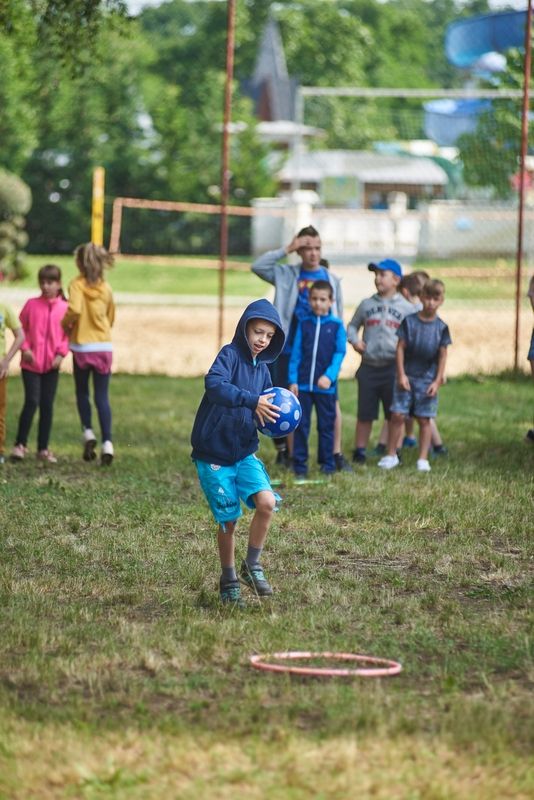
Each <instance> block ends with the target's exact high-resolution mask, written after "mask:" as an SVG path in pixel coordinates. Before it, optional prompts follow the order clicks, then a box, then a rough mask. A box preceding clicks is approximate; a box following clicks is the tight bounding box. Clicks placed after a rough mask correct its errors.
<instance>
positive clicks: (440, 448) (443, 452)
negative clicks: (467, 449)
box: [430, 444, 449, 458]
mask: <svg viewBox="0 0 534 800" xmlns="http://www.w3.org/2000/svg"><path fill="white" fill-rule="evenodd" d="M448 455H449V451H448V450H447V448H446V447H445V445H444V444H438V445H435V446H434V447H433V448H432V450H431V452H430V457H431V458H439V456H442V457H444V456H448Z"/></svg>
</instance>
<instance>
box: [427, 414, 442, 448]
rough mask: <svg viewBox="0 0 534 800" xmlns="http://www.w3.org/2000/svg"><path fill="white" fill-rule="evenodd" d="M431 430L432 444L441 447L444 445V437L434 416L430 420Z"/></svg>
mask: <svg viewBox="0 0 534 800" xmlns="http://www.w3.org/2000/svg"><path fill="white" fill-rule="evenodd" d="M430 432H431V438H430V441H431V444H432V446H433V447H441V446H442V445H443V439H442V438H441V434H440V432H439V430H438V426H437V424H436V420H435V419H434V418H431V420H430Z"/></svg>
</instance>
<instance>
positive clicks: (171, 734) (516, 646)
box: [0, 375, 534, 800]
mask: <svg viewBox="0 0 534 800" xmlns="http://www.w3.org/2000/svg"><path fill="white" fill-rule="evenodd" d="M201 390H202V381H201V380H198V379H191V380H187V379H180V380H177V379H170V378H164V377H129V376H124V375H117V376H114V378H113V382H112V403H113V408H114V413H115V429H116V431H115V432H116V447H117V458H116V460H115V463H114V464H113V466H112V467H111V469H109V470H103V469H100V468H99V467H98V466H96V465H94V464H86V463H84V462H83V461H82V460H81V458H80V445H79V441H78V437H79V433H78V428H77V421H76V417H75V409H74V398H73V392H72V385H71V378H70V377H69V376H63V377H62V380H61V384H60V390H59V395H58V400H57V405H56V421H55V428H54V431H53V440H52V447H53V448H54V449H55V451H56V452H57V453H58V455H59V457H60V463H59V464H58V465H57V466H56V467H44V466H42V465H39V464H37V463H36V462H35V460H34V459H33V458H28V459H27V461H25V462H24V463H22V464H17V465H11V464H6V465H5V466H4V467H2V468H0V469H1V471H0V504H1V505H0V508H1V518H2V524H1V536H0V548H1V552H0V565H1V566H0V575H1V581H0V597H1V605H2V613H1V615H0V633H1V636H0V797H1V798H10V799H11V798H16V799H17V800H19V799H20V800H27V798H73V797H74V798H84V799H86V800H93V799H96V798H117V799H120V800H122V799H124V800H126V799H127V800H131V799H132V798H133V799H134V800H135V799H136V798H143V799H144V798H157V799H160V798H161V800H167V798H180V800H182V798H185V799H186V800H189V798H190V799H191V800H193V798H195V800H196V798H202V799H203V800H204V799H205V798H208V799H210V798H214V799H215V798H217V799H219V798H232V799H233V798H247V799H248V798H269V800H270V799H271V798H275V800H277V799H279V800H286V799H287V800H308V798H317V799H319V800H320V799H321V798H328V799H329V800H330V798H336V800H345V799H346V798H379V799H380V800H391V798H393V799H394V798H406V799H407V800H408V798H409V799H410V800H412V799H413V800H418V799H420V800H429V799H430V800H450V799H451V798H465V799H466V800H467V798H469V799H470V800H471V799H472V798H481V800H492V799H494V800H502V798H527V797H532V794H533V792H534V775H533V772H532V760H531V754H532V745H533V741H532V738H533V737H532V711H533V702H532V687H533V680H534V665H533V659H532V639H531V627H529V626H531V622H532V617H531V605H530V604H531V600H532V582H531V577H532V575H531V573H529V564H530V565H531V563H532V562H531V557H532V528H533V523H532V520H533V518H534V517H533V503H532V497H533V489H534V480H533V474H534V473H533V467H534V447H531V446H529V445H527V444H526V443H524V442H523V441H522V438H523V435H524V433H525V430H526V428H527V427H529V426H530V425H531V424H532V420H531V416H532V383H531V382H530V381H529V380H528V379H526V378H517V379H512V378H509V377H501V378H499V377H494V378H484V379H475V378H469V379H468V378H466V379H456V380H450V381H449V383H448V384H447V386H445V387H444V388H443V389H442V394H441V410H440V427H441V428H442V431H443V434H444V438H445V440H446V442H447V444H448V445H449V447H450V451H451V455H450V458H448V459H447V460H440V461H438V462H434V464H433V471H432V473H430V474H429V475H421V474H418V473H417V472H416V471H415V467H414V461H415V454H412V453H409V454H408V455H407V456H406V457H405V463H404V465H403V466H402V468H400V469H399V470H397V471H395V472H393V473H389V474H383V473H381V472H380V471H379V470H378V469H377V467H376V466H375V464H374V463H371V464H370V465H369V466H368V467H366V468H364V469H360V470H359V471H358V472H357V473H356V474H355V475H341V476H337V477H336V478H334V479H333V480H332V482H330V483H326V484H324V485H310V486H305V487H296V486H295V485H294V484H293V481H292V479H291V477H287V476H286V475H285V474H282V475H280V474H278V475H277V474H276V472H275V469H274V468H272V462H273V450H272V448H271V446H270V442H267V441H264V442H263V443H262V445H263V446H262V449H261V453H262V456H263V457H264V459H265V461H266V463H267V465H268V467H269V468H270V469H271V471H272V475H273V477H278V478H281V479H282V480H283V485H282V487H281V489H280V492H281V494H282V496H283V505H282V510H281V512H280V514H279V515H277V517H276V519H275V522H274V524H273V527H272V531H271V535H270V537H269V540H268V546H267V550H266V553H265V557H264V566H265V568H266V571H267V573H268V575H269V577H270V579H271V581H272V583H273V585H274V587H275V596H274V598H273V599H272V601H267V602H265V603H264V604H261V605H259V604H256V603H254V602H251V603H250V607H249V608H248V609H247V610H246V611H244V612H238V613H235V612H231V611H228V610H224V609H221V608H220V607H219V605H218V602H217V592H216V586H217V578H218V564H217V557H216V549H215V540H214V525H213V522H212V520H211V518H210V515H209V512H208V509H207V507H206V505H205V502H204V500H203V498H202V496H201V494H200V491H199V487H198V485H197V480H196V475H195V473H194V470H193V468H192V465H191V462H190V460H189V444H188V440H189V432H190V428H191V424H192V420H193V416H194V413H195V410H196V406H197V404H198V401H199V398H200V394H201ZM354 394H355V392H354V385H353V383H352V382H342V385H341V387H340V396H341V401H342V406H343V409H344V431H345V439H346V442H345V445H346V451H347V452H348V451H349V450H350V444H351V438H352V426H353V424H354ZM20 402H21V386H20V379H19V378H12V379H10V381H9V416H8V425H9V436H8V438H9V440H11V438H12V436H13V428H14V426H15V421H16V417H17V414H18V411H19V409H20ZM32 433H35V431H33V432H32ZM247 515H248V512H246V514H245V519H244V520H243V524H242V526H241V530H240V535H239V537H238V542H239V547H238V553H239V555H241V554H242V553H243V550H244V547H245V543H246V533H245V528H246V520H247V519H248V516H247ZM529 581H530V582H529ZM308 648H309V649H313V650H339V651H352V652H360V653H367V654H374V655H378V656H384V657H387V658H393V659H398V660H400V661H401V662H402V664H403V666H404V671H403V673H402V674H401V675H400V676H399V677H397V678H390V679H383V680H376V679H375V680H372V679H352V680H335V681H334V680H332V681H326V680H317V679H315V680H314V679H294V678H293V679H292V678H289V677H284V676H277V675H268V674H261V673H258V672H255V671H254V670H252V669H251V668H250V667H249V665H248V656H249V654H251V653H254V652H269V651H271V652H272V651H275V650H284V649H308Z"/></svg>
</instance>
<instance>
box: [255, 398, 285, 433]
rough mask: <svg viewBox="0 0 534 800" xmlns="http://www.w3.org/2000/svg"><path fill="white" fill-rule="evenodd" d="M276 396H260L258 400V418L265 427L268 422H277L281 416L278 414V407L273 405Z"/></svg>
mask: <svg viewBox="0 0 534 800" xmlns="http://www.w3.org/2000/svg"><path fill="white" fill-rule="evenodd" d="M273 397H274V394H260V396H259V398H258V405H257V406H256V412H255V413H256V416H257V417H258V419H259V421H260V424H261V425H262V426H263V425H265V423H266V422H276V420H277V419H278V417H279V416H280V415H279V414H277V413H276V412H277V411H279V410H280V409H279V408H278V406H273V404H272V403H271V400H272V398H273Z"/></svg>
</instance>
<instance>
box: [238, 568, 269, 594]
mask: <svg viewBox="0 0 534 800" xmlns="http://www.w3.org/2000/svg"><path fill="white" fill-rule="evenodd" d="M241 580H242V581H243V583H246V585H247V586H248V587H249V589H252V591H253V592H255V593H256V594H257V595H258V597H269V596H270V595H271V594H272V593H273V587H272V586H271V584H270V583H269V581H268V580H267V578H266V577H265V574H264V572H263V567H262V566H261V565H260V564H254V566H252V567H250V566H249V565H248V564H247V562H246V561H243V563H242V564H241Z"/></svg>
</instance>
